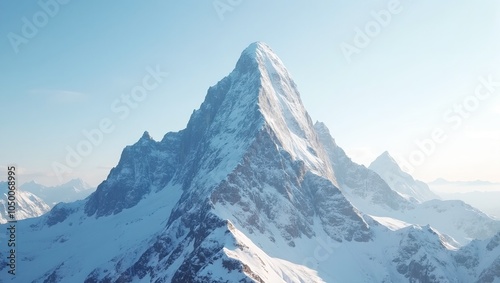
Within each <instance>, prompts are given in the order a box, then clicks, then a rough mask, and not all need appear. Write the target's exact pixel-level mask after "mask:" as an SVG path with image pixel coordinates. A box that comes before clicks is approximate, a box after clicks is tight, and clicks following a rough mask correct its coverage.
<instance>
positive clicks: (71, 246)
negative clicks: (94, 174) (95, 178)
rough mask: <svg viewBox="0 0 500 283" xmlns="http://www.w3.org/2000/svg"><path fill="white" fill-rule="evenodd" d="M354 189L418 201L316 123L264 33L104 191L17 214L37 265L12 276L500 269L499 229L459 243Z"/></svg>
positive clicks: (125, 160) (124, 158)
mask: <svg viewBox="0 0 500 283" xmlns="http://www.w3.org/2000/svg"><path fill="white" fill-rule="evenodd" d="M347 195H349V196H350V197H351V198H352V199H353V200H354V199H355V200H359V203H368V204H372V203H375V204H377V205H380V207H382V208H383V209H393V210H397V209H406V208H407V207H410V203H409V202H408V201H407V200H406V199H405V198H403V197H401V196H400V195H399V194H398V193H396V192H394V191H393V190H391V188H390V187H389V186H388V185H387V184H386V183H385V182H384V181H383V180H382V178H381V177H380V176H378V175H377V174H376V173H375V172H373V171H371V170H369V169H367V168H365V167H364V166H360V165H358V164H355V163H354V162H352V161H351V160H350V159H349V158H348V157H347V155H345V153H344V151H343V150H342V149H341V148H340V147H338V146H337V145H336V144H335V142H334V140H333V139H332V138H331V136H330V134H329V131H328V129H327V128H326V126H325V125H323V124H321V123H316V125H313V124H312V121H311V118H310V117H309V115H308V114H307V112H306V110H305V108H304V106H303V104H302V102H301V100H300V95H299V92H298V90H297V87H296V85H295V83H294V82H293V80H292V79H291V78H290V75H289V73H288V71H287V70H286V68H285V67H284V65H283V63H282V62H281V60H280V59H279V58H278V57H277V56H276V54H274V52H272V50H271V49H270V48H269V47H268V46H267V45H266V44H264V43H261V42H257V43H253V44H251V45H250V46H249V47H248V48H246V49H245V50H244V51H243V52H242V54H241V57H240V58H239V60H238V61H237V63H236V67H235V68H234V70H233V71H232V72H231V73H230V74H229V75H228V76H227V77H225V78H223V79H222V80H221V81H219V82H218V83H217V84H216V85H215V86H213V87H210V88H209V89H208V92H207V95H206V97H205V100H204V102H203V103H202V104H201V106H200V108H199V109H198V110H196V111H194V112H193V114H192V115H191V117H190V119H189V122H188V124H187V126H186V128H185V129H184V130H181V131H179V132H171V133H167V134H166V135H165V136H164V137H163V139H162V140H161V141H155V140H153V139H152V138H151V137H150V136H149V135H148V134H147V133H145V134H144V135H143V137H142V138H141V139H140V140H139V141H138V142H137V143H136V144H134V145H131V146H127V147H126V148H125V149H124V150H123V152H122V155H121V157H120V161H119V163H118V165H117V166H116V167H114V168H113V169H112V170H111V172H110V173H109V175H108V177H107V179H106V180H105V181H104V182H102V183H101V184H100V185H99V186H98V188H97V190H96V191H95V192H94V193H93V194H92V195H91V196H89V197H88V198H86V199H85V200H82V201H78V202H74V203H69V204H58V205H56V206H55V207H54V208H53V209H52V211H51V212H50V213H48V214H47V215H45V216H42V217H40V218H38V219H33V220H27V221H24V222H20V223H18V224H19V229H20V230H22V231H26V235H25V236H24V237H19V240H18V241H19V246H20V247H23V248H22V249H19V251H18V258H19V259H20V261H21V262H20V263H19V265H20V266H21V265H22V269H23V270H30V272H29V273H28V272H23V273H22V274H19V276H18V277H16V278H14V279H12V281H13V282H14V281H15V280H17V281H16V282H89V283H90V282H182V283H184V282H401V281H404V280H407V279H408V280H410V281H412V282H417V281H420V282H446V281H445V279H447V278H449V279H450V280H449V281H450V282H460V281H458V280H455V279H456V276H457V275H456V274H458V273H459V272H460V275H463V278H465V279H464V280H463V281H462V282H470V281H471V280H469V279H471V278H473V277H474V276H475V275H476V274H479V273H485V272H486V273H487V275H488V274H489V273H488V272H490V273H491V272H494V270H495V268H496V264H497V263H496V262H492V261H491V260H490V259H491V258H494V257H495V256H499V255H500V247H498V245H495V243H496V242H494V240H491V242H493V244H489V242H487V241H486V240H485V241H484V242H478V243H476V245H475V246H473V247H471V248H470V250H466V251H465V250H464V251H463V252H462V253H461V254H455V251H454V249H455V247H454V246H452V245H450V244H449V243H450V242H452V240H449V238H448V237H447V236H444V235H441V234H439V233H438V232H435V231H434V230H433V229H432V228H431V227H429V226H425V227H420V226H418V225H410V224H408V225H406V224H405V225H400V223H401V221H399V222H397V221H392V223H393V225H392V226H390V225H384V221H385V222H391V221H388V220H386V219H385V220H384V221H382V220H381V219H383V218H382V217H371V216H369V215H366V214H363V212H361V211H360V210H358V208H356V207H354V206H353V204H352V203H353V202H351V201H349V200H348V199H347V198H346V196H347ZM394 223H396V224H394ZM388 226H390V228H388ZM403 226H404V227H403ZM394 227H396V228H401V229H399V230H396V229H395V228H394ZM393 230H396V231H393ZM486 253H488V254H490V256H488V257H479V255H480V254H481V255H482V254H486ZM455 255H457V258H458V259H455ZM476 256H477V260H476ZM0 258H1V259H2V260H4V261H5V259H6V258H7V256H6V255H5V254H1V250H0ZM447 262H450V263H451V264H447ZM2 266H4V267H5V266H7V264H6V262H3V263H2V262H0V268H2ZM0 271H2V272H3V271H4V270H0ZM493 276H496V275H493Z"/></svg>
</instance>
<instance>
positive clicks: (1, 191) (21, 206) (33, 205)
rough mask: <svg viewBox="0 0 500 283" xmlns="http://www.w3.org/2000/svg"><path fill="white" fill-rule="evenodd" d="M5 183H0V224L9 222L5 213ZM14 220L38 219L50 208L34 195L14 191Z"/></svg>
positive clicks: (6, 188)
mask: <svg viewBox="0 0 500 283" xmlns="http://www.w3.org/2000/svg"><path fill="white" fill-rule="evenodd" d="M7 192H8V186H7V182H0V196H2V198H1V199H0V223H7V221H9V220H10V219H9V214H8V213H7V208H8V206H7ZM16 202H17V203H16V219H17V220H21V219H26V218H32V217H38V216H40V215H42V214H44V213H46V212H48V211H49V210H50V207H49V206H48V205H47V204H46V203H45V202H44V201H43V200H42V199H40V198H39V197H37V196H36V195H34V194H32V193H30V192H26V191H23V190H16Z"/></svg>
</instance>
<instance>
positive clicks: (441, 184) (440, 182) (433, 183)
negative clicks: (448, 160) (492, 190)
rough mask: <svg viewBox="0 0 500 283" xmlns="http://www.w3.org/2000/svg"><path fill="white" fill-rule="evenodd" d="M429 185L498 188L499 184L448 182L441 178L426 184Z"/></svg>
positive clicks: (487, 182) (478, 181)
mask: <svg viewBox="0 0 500 283" xmlns="http://www.w3.org/2000/svg"><path fill="white" fill-rule="evenodd" d="M428 184H429V185H435V186H443V185H456V186H500V183H493V182H489V181H481V180H476V181H448V180H446V179H443V178H438V179H436V180H434V181H432V182H429V183H428Z"/></svg>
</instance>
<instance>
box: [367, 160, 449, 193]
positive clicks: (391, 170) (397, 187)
mask: <svg viewBox="0 0 500 283" xmlns="http://www.w3.org/2000/svg"><path fill="white" fill-rule="evenodd" d="M368 168H370V169H371V170H373V171H375V172H377V174H379V175H380V176H381V177H382V179H384V181H386V182H387V184H389V186H390V187H391V188H392V189H393V190H394V191H396V192H398V193H399V194H400V195H402V196H403V197H405V198H406V199H408V200H410V201H416V202H425V201H428V200H432V199H439V197H438V196H437V195H436V194H434V193H433V192H432V191H431V189H430V188H429V186H428V185H427V184H425V183H424V182H421V181H418V180H415V179H414V178H413V177H412V176H411V175H410V174H408V173H406V172H404V171H403V170H402V169H401V168H400V167H399V165H398V163H397V162H396V161H395V160H394V158H392V156H391V155H390V154H389V152H387V151H385V152H383V153H382V154H381V155H380V156H379V157H377V158H376V159H375V160H374V161H373V162H372V163H371V164H370V166H369V167H368Z"/></svg>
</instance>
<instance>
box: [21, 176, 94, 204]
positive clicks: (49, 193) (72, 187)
mask: <svg viewBox="0 0 500 283" xmlns="http://www.w3.org/2000/svg"><path fill="white" fill-rule="evenodd" d="M21 189H22V190H24V191H26V192H30V193H32V194H35V195H37V196H38V197H40V198H41V199H43V200H44V202H46V203H47V204H48V205H49V206H50V207H54V206H55V205H56V204H58V203H60V202H73V201H77V200H80V199H84V198H86V197H87V196H89V195H90V194H91V193H93V192H94V190H95V188H92V187H91V186H90V185H88V184H87V183H85V182H84V181H82V180H81V179H74V180H71V181H69V182H67V183H64V184H62V185H59V186H53V187H47V186H44V185H41V184H38V183H36V182H34V181H31V182H28V183H25V184H23V185H22V186H21Z"/></svg>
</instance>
